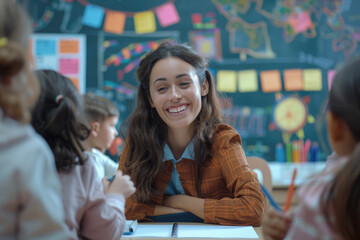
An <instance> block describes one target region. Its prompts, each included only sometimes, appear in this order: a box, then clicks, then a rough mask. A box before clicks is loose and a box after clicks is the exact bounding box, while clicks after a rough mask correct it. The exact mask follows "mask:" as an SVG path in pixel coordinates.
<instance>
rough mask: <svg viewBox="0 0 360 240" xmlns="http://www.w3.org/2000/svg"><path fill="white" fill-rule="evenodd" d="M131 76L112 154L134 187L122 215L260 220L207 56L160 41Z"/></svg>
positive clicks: (257, 196) (256, 187)
mask: <svg viewBox="0 0 360 240" xmlns="http://www.w3.org/2000/svg"><path fill="white" fill-rule="evenodd" d="M137 80H138V81H139V83H140V86H139V89H138V95H137V103H136V108H135V110H134V112H133V113H132V115H131V116H130V118H129V120H128V121H129V125H128V129H127V135H126V136H125V138H126V142H125V145H124V149H123V152H122V153H121V157H120V161H119V169H120V170H123V171H124V172H125V173H126V174H129V175H130V177H131V179H132V181H134V183H135V186H136V188H137V191H136V193H135V194H134V196H133V197H131V198H129V199H128V200H127V203H126V217H127V219H137V220H149V221H179V220H180V221H202V222H206V223H218V224H229V225H254V226H255V225H259V223H260V220H261V217H262V215H263V213H264V208H265V207H264V197H263V195H262V193H261V190H260V184H259V181H258V179H257V177H256V174H255V173H254V172H253V171H252V170H251V169H250V167H249V165H248V163H247V160H246V157H245V154H244V151H243V149H242V146H241V138H240V135H239V134H238V133H237V132H236V131H235V130H234V129H233V128H231V127H230V126H228V125H225V124H223V123H222V116H221V110H220V107H219V100H218V97H217V95H216V90H215V88H214V83H213V79H212V76H211V74H210V72H209V71H208V70H207V61H206V60H205V59H204V58H202V57H200V56H199V55H198V54H197V53H196V52H195V51H193V50H192V49H191V48H190V47H188V46H187V45H184V44H179V43H176V44H170V43H163V44H161V45H160V46H159V48H158V49H157V50H155V51H153V52H150V53H149V54H148V55H147V56H146V57H145V58H144V59H143V60H142V61H141V62H140V66H139V68H138V70H137ZM123 126H124V125H122V127H123Z"/></svg>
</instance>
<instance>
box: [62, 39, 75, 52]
mask: <svg viewBox="0 0 360 240" xmlns="http://www.w3.org/2000/svg"><path fill="white" fill-rule="evenodd" d="M59 52H60V53H62V54H71V53H75V54H76V53H79V41H78V40H72V39H63V40H60V42H59Z"/></svg>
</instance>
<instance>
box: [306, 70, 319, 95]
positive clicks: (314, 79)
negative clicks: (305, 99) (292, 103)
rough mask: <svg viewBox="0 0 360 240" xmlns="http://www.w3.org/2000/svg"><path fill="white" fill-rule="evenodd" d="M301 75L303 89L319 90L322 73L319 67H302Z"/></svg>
mask: <svg viewBox="0 0 360 240" xmlns="http://www.w3.org/2000/svg"><path fill="white" fill-rule="evenodd" d="M303 76H304V90H305V91H321V89H322V75H321V70H320V69H304V70H303Z"/></svg>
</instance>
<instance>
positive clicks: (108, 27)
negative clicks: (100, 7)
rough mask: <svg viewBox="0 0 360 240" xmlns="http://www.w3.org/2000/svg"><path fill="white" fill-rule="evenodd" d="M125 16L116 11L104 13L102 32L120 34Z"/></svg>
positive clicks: (122, 30)
mask: <svg viewBox="0 0 360 240" xmlns="http://www.w3.org/2000/svg"><path fill="white" fill-rule="evenodd" d="M125 21H126V15H125V14H124V13H121V12H118V11H111V10H107V11H106V17H105V23H104V30H105V31H106V32H111V33H116V34H121V33H123V32H124V26H125Z"/></svg>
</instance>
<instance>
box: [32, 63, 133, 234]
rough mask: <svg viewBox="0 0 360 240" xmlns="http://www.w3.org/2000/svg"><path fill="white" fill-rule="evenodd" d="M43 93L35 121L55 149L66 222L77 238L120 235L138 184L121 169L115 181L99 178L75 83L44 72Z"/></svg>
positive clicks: (42, 72)
mask: <svg viewBox="0 0 360 240" xmlns="http://www.w3.org/2000/svg"><path fill="white" fill-rule="evenodd" d="M36 75H37V77H38V79H39V81H40V86H41V94H40V98H39V101H38V103H37V105H36V107H35V109H34V112H33V121H32V124H33V126H34V128H35V130H36V131H37V132H38V133H39V134H40V135H42V136H43V137H44V139H45V140H46V141H47V142H48V144H49V146H50V148H51V149H52V151H53V153H54V156H55V162H56V167H57V170H58V173H59V177H60V181H61V184H62V194H63V195H62V199H63V204H64V208H65V218H66V224H67V225H68V228H69V230H70V232H71V234H72V239H120V237H121V235H122V233H123V231H124V225H125V215H124V206H125V200H126V198H127V197H129V196H130V195H131V194H132V193H134V191H135V188H134V184H133V182H132V181H131V180H130V178H129V176H126V175H122V173H121V172H120V171H118V172H117V173H116V175H115V178H114V180H113V181H112V182H109V181H107V179H106V178H104V179H103V180H102V183H101V181H100V180H99V179H98V176H97V172H96V169H95V166H94V161H93V159H91V156H89V155H87V154H86V153H84V152H83V148H82V145H81V141H82V140H84V139H85V138H86V137H87V136H88V134H89V129H88V128H87V127H86V126H85V124H84V121H83V120H82V115H83V111H82V101H81V96H80V95H79V93H78V92H77V90H76V88H75V86H74V85H73V84H72V83H71V81H70V80H69V79H68V78H66V77H65V76H63V75H61V74H59V73H57V72H55V71H52V70H38V71H37V72H36Z"/></svg>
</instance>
